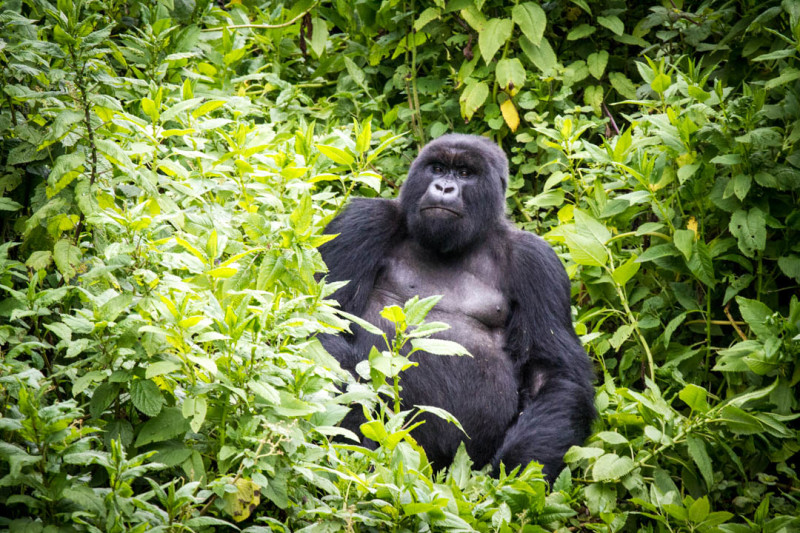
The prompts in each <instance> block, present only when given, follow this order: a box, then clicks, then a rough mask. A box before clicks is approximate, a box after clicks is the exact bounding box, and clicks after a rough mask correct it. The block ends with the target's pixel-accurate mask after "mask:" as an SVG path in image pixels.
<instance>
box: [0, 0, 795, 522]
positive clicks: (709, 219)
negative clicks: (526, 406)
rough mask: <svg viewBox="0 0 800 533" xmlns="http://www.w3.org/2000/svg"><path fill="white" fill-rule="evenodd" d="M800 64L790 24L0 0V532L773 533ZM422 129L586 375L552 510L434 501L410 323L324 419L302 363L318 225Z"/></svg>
mask: <svg viewBox="0 0 800 533" xmlns="http://www.w3.org/2000/svg"><path fill="white" fill-rule="evenodd" d="M798 50H800V2H797V1H795V0H784V1H783V2H778V1H775V0H765V1H761V2H750V1H747V0H731V1H722V0H706V1H703V2H694V1H689V0H687V1H685V2H682V1H681V0H667V1H664V2H628V3H626V2H623V1H622V0H572V1H567V0H559V1H554V2H549V3H546V4H538V3H536V2H535V1H530V2H526V1H524V0H521V1H519V2H515V3H513V5H512V4H511V3H508V2H503V1H500V0H402V1H401V0H384V1H382V2H378V1H368V0H357V1H355V2H350V1H344V0H299V1H297V2H293V3H284V2H282V1H280V0H233V1H231V2H230V3H228V4H225V3H224V2H211V1H209V0H159V1H158V2H142V1H136V0H85V1H84V0H59V1H58V2H54V3H50V2H47V1H45V0H0V84H2V95H0V132H1V133H2V135H1V136H0V188H1V189H2V192H3V194H2V197H0V232H1V233H2V236H3V239H2V244H0V354H2V359H0V526H2V527H5V528H8V529H9V530H10V531H25V532H38V531H48V532H50V531H98V532H99V531H108V532H116V531H128V530H132V531H151V530H164V531H208V530H214V529H219V530H224V529H235V528H240V529H243V530H246V531H249V532H257V531H268V530H276V531H297V530H307V531H338V530H347V531H368V530H376V531H377V530H393V531H416V530H458V531H467V530H473V529H474V530H479V531H530V532H541V531H553V530H556V529H560V530H561V531H586V530H592V531H602V532H609V533H611V532H617V531H659V532H662V531H663V532H666V531H670V532H672V531H675V532H677V531H700V532H704V533H705V532H713V531H724V532H730V533H739V532H742V533H744V532H764V533H778V532H790V531H797V530H798V529H799V528H800V520H799V519H798V518H797V516H798V515H800V500H799V498H800V480H798V467H800V465H798V463H797V458H796V455H795V454H796V453H797V452H798V451H800V432H799V430H800V424H798V421H797V418H798V416H800V405H798V401H799V400H798V398H799V397H800V385H799V384H798V382H800V301H798V294H799V292H798V288H800V201H798V200H800V199H799V198H798V192H800V150H798V149H797V148H796V146H797V143H798V141H799V140H800V56H799V55H798ZM451 130H455V131H462V132H471V133H479V134H485V135H490V136H492V138H493V139H495V140H496V141H497V142H498V143H499V144H500V145H501V146H502V147H503V148H504V149H505V151H506V152H507V153H508V154H509V156H510V158H511V162H512V164H511V167H512V168H511V182H510V190H509V193H508V206H509V213H510V214H511V216H512V218H513V219H514V220H516V221H517V222H518V224H519V225H520V227H523V228H526V229H529V230H531V231H534V232H537V233H539V234H541V235H543V236H544V237H545V238H546V239H547V240H548V241H549V242H550V243H551V244H553V246H554V247H555V248H556V249H557V251H558V252H559V255H560V256H561V257H562V259H563V261H564V263H565V265H566V266H567V269H568V271H569V274H570V277H571V279H572V283H573V298H574V300H573V301H574V320H575V325H576V329H577V330H578V333H579V334H580V335H581V338H582V340H583V342H584V343H585V346H586V348H587V350H588V351H589V353H590V354H591V356H592V358H593V359H594V361H595V362H596V369H597V376H598V381H597V396H596V404H597V408H598V410H599V412H600V418H599V420H598V422H597V424H596V427H595V432H594V434H593V436H592V437H591V438H590V440H589V441H588V442H587V443H586V444H585V446H583V447H578V448H573V449H572V450H571V451H570V452H569V453H568V455H567V463H568V468H567V469H565V470H564V471H563V472H562V474H561V475H560V476H559V477H558V479H557V480H556V481H555V482H554V483H553V484H552V486H549V485H547V484H546V483H545V482H544V481H543V480H542V479H541V473H540V469H539V467H538V466H537V465H535V464H533V465H531V466H530V467H528V468H527V469H525V470H524V471H521V472H519V471H518V472H504V473H502V474H501V475H500V476H499V478H498V479H495V478H492V477H489V476H487V475H486V473H485V472H477V471H473V470H472V468H471V467H472V464H471V462H470V460H469V458H468V457H467V456H466V454H464V453H462V454H460V455H459V456H458V458H457V459H456V461H455V462H454V464H453V465H452V466H451V467H450V468H449V469H447V470H446V471H442V472H431V470H430V467H429V465H428V463H427V460H426V458H425V455H424V452H422V451H421V450H420V449H419V448H418V447H417V446H416V444H415V443H414V441H413V440H412V439H411V438H410V437H409V436H408V428H409V427H410V425H413V420H414V418H413V417H414V413H413V412H411V413H409V412H399V411H398V410H397V409H395V402H394V398H395V396H396V391H397V379H396V378H397V376H398V375H399V376H400V380H399V384H400V386H402V372H401V371H400V369H399V368H400V367H401V366H402V361H401V360H400V359H398V349H399V346H400V344H402V343H404V342H407V341H409V339H411V338H412V337H414V336H416V337H424V336H425V335H427V334H429V333H431V332H433V331H435V330H436V329H437V327H438V326H436V325H429V326H424V325H423V326H422V327H420V325H421V324H423V320H424V317H425V314H426V311H427V309H429V306H430V305H432V304H433V301H430V300H423V301H420V302H410V303H409V304H408V305H407V306H406V309H405V310H401V309H399V308H391V309H388V310H387V311H386V316H387V317H388V318H390V319H392V320H394V321H395V322H396V323H397V324H398V325H399V326H403V327H405V330H403V334H402V335H400V336H399V337H398V338H397V339H389V342H388V346H385V347H379V348H380V349H383V350H384V353H383V354H376V356H375V357H373V358H372V359H373V361H372V365H371V374H370V376H371V378H372V379H370V380H366V381H364V382H363V383H362V384H361V385H360V386H359V387H353V388H351V389H350V392H349V393H348V394H347V395H346V396H341V395H340V394H339V391H340V390H343V389H345V388H346V387H345V383H346V381H347V380H348V379H349V377H348V376H347V375H346V374H344V373H343V372H342V371H341V369H339V368H338V366H337V364H336V363H335V361H333V360H332V358H331V357H330V356H329V355H328V354H326V353H325V352H324V350H322V348H321V346H320V344H319V342H318V341H316V340H315V335H316V334H317V333H320V332H324V331H335V330H337V329H340V328H343V327H346V324H347V321H346V320H345V319H344V318H343V317H342V316H340V315H338V314H337V313H336V310H335V305H334V303H333V302H332V301H331V300H329V299H327V298H328V296H330V294H331V293H332V292H333V290H335V288H336V287H335V286H331V285H326V284H325V282H324V280H323V279H321V278H319V276H317V275H316V274H317V273H319V272H324V270H325V266H324V264H323V263H322V262H321V260H320V257H319V254H318V252H317V250H316V248H317V247H318V246H319V245H320V244H322V243H323V242H324V241H325V240H326V239H328V238H329V237H327V236H322V235H321V232H322V228H323V227H324V226H325V224H326V223H327V222H328V221H329V220H330V219H331V217H332V216H334V215H335V213H337V212H338V211H339V210H340V209H341V208H342V206H343V205H344V203H345V202H346V201H347V199H348V197H349V196H351V195H354V194H358V195H367V196H376V195H382V196H392V195H394V194H395V193H396V190H397V187H398V184H399V183H401V182H402V179H403V177H404V173H405V171H406V169H407V167H408V164H409V162H410V160H411V159H412V158H413V157H414V154H415V153H416V150H417V148H418V146H420V145H421V144H423V143H424V142H425V141H426V140H429V139H431V138H433V137H436V136H438V135H440V134H442V133H443V132H446V131H451ZM401 329H402V328H401ZM430 346H433V348H434V349H435V346H434V345H430ZM476 393H478V394H479V393H480V391H476ZM353 401H355V402H360V403H363V404H364V406H365V408H366V409H367V410H368V411H369V412H370V413H371V419H372V420H371V422H369V423H368V424H365V426H364V427H363V428H362V431H363V433H364V435H366V436H367V437H369V438H370V439H373V440H375V441H376V442H378V443H379V444H380V446H379V447H378V448H377V449H376V450H367V449H364V448H362V447H360V446H356V445H355V444H348V442H349V441H347V440H346V439H345V440H340V441H337V442H333V437H334V436H336V435H342V434H343V433H346V432H344V430H342V429H339V428H338V427H337V426H336V424H337V422H338V421H339V420H341V418H342V416H343V414H344V412H345V407H344V406H345V405H346V404H348V403H349V402H353ZM440 414H442V416H446V414H444V413H440ZM345 436H346V435H345Z"/></svg>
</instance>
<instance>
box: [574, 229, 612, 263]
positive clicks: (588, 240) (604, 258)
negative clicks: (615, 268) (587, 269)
mask: <svg viewBox="0 0 800 533" xmlns="http://www.w3.org/2000/svg"><path fill="white" fill-rule="evenodd" d="M564 242H565V243H566V244H567V248H569V252H570V256H571V257H572V260H573V261H575V262H576V263H578V264H579V265H586V266H604V265H605V264H606V263H607V262H608V252H607V251H606V249H605V247H604V246H603V244H602V243H601V242H600V241H599V240H597V238H596V237H595V236H593V235H586V234H584V233H580V232H569V233H566V234H565V235H564Z"/></svg>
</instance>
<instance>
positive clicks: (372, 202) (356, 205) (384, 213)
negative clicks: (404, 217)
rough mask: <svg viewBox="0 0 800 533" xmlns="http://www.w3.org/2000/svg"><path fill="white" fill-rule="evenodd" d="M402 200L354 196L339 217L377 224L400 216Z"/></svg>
mask: <svg viewBox="0 0 800 533" xmlns="http://www.w3.org/2000/svg"><path fill="white" fill-rule="evenodd" d="M400 211H401V207H400V202H398V201H397V200H393V199H388V198H353V199H351V200H350V202H349V203H348V204H347V206H346V207H345V209H344V211H343V212H342V213H341V214H340V215H339V217H337V218H340V217H344V218H346V219H353V220H359V221H362V220H363V221H366V222H368V223H370V224H376V223H380V222H386V221H389V220H391V221H395V220H398V219H399V218H400Z"/></svg>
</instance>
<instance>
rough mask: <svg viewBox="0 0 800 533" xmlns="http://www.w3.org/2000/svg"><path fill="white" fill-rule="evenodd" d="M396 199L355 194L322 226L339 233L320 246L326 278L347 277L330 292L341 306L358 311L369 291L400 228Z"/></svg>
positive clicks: (330, 279)
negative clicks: (363, 196) (326, 269)
mask: <svg viewBox="0 0 800 533" xmlns="http://www.w3.org/2000/svg"><path fill="white" fill-rule="evenodd" d="M401 221H402V216H401V214H400V210H399V208H398V205H397V202H396V201H394V200H384V199H367V198H355V199H353V200H352V201H351V202H350V204H349V205H348V206H347V207H346V208H345V210H344V211H343V212H342V213H341V214H339V216H337V217H336V218H334V219H333V220H332V221H331V222H330V224H328V226H327V227H326V228H325V233H327V234H335V233H338V234H339V236H338V237H336V238H335V239H333V240H332V241H328V242H326V243H325V244H323V245H322V246H320V248H319V251H320V253H321V254H322V259H323V260H324V261H325V264H326V265H327V266H328V275H327V279H328V281H349V283H348V284H347V285H345V286H344V287H342V288H341V289H339V290H338V291H336V292H335V293H334V294H333V298H334V299H335V300H336V301H338V302H339V305H341V308H342V309H343V310H345V311H347V312H348V313H352V314H355V315H360V314H361V313H362V312H363V311H364V307H365V306H366V304H367V299H368V298H369V295H370V293H371V292H372V286H373V284H374V283H375V276H376V275H377V273H378V270H379V268H380V263H381V261H382V260H383V259H384V257H385V256H386V254H387V253H388V251H389V250H391V249H392V247H393V245H394V244H395V243H396V242H397V239H398V237H399V235H400V233H401V231H402V223H401Z"/></svg>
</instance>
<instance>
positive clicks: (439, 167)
mask: <svg viewBox="0 0 800 533" xmlns="http://www.w3.org/2000/svg"><path fill="white" fill-rule="evenodd" d="M431 170H433V173H434V174H441V173H443V172H444V167H443V166H442V165H437V164H434V165H432V166H431Z"/></svg>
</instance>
